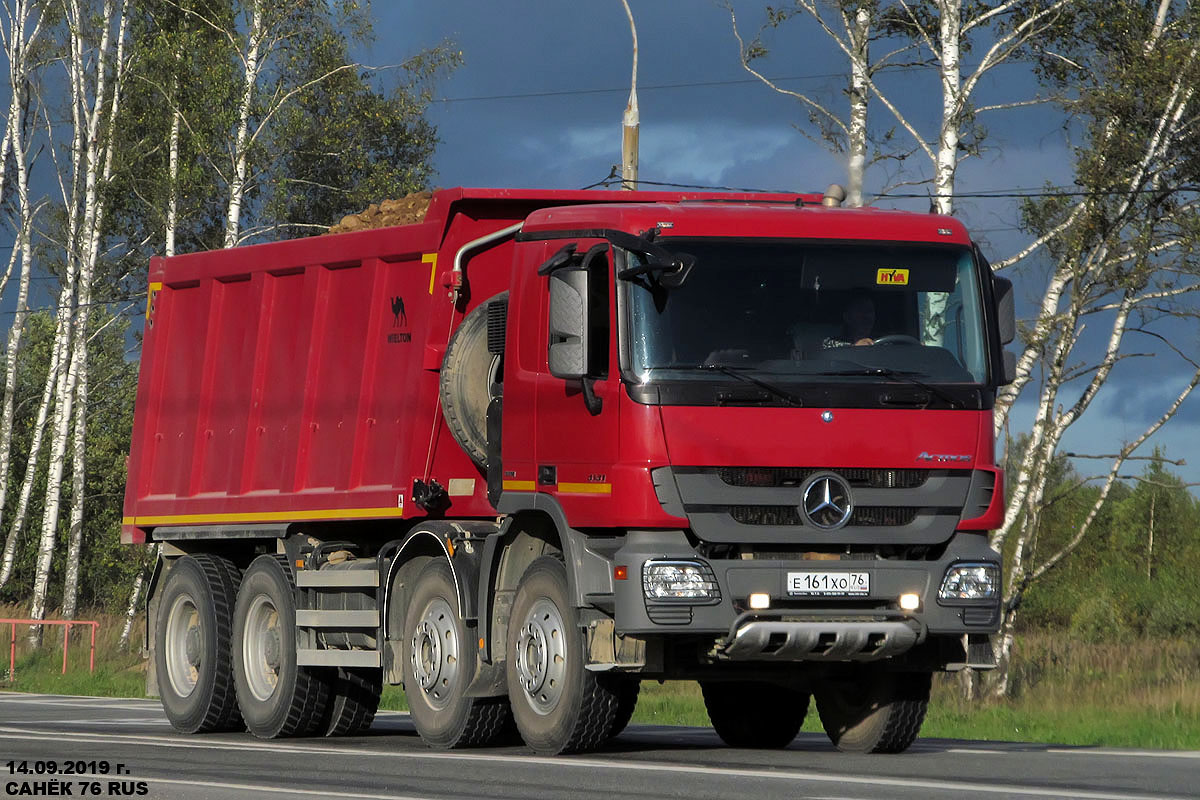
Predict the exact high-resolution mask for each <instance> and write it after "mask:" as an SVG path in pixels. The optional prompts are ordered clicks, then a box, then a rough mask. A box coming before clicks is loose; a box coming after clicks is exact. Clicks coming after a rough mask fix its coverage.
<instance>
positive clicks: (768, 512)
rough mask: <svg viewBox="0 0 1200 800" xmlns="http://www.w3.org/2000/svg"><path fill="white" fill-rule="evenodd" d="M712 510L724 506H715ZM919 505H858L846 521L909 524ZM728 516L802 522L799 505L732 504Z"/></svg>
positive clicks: (887, 525) (762, 522) (758, 522)
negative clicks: (859, 506) (915, 506)
mask: <svg viewBox="0 0 1200 800" xmlns="http://www.w3.org/2000/svg"><path fill="white" fill-rule="evenodd" d="M706 510H712V511H720V510H721V509H719V508H715V507H712V508H710V509H706ZM919 511H920V509H919V508H912V507H904V506H864V507H861V508H855V509H854V511H853V512H852V513H851V515H850V520H849V522H847V523H846V524H848V525H856V526H859V527H869V528H894V527H900V526H903V525H909V524H911V523H912V521H913V520H914V519H916V518H917V512H919ZM728 513H729V516H731V517H733V521H734V522H738V523H741V524H742V525H803V524H804V518H803V517H801V516H800V509H799V507H798V506H730V507H729V511H728Z"/></svg>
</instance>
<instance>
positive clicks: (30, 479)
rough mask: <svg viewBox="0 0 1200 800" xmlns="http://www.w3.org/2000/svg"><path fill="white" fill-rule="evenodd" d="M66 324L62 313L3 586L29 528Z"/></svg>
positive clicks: (0, 580)
mask: <svg viewBox="0 0 1200 800" xmlns="http://www.w3.org/2000/svg"><path fill="white" fill-rule="evenodd" d="M60 314H61V312H60ZM63 325H64V320H63V319H62V317H61V316H60V317H59V319H58V322H57V323H56V325H55V333H54V347H53V348H52V349H51V352H50V369H49V370H48V371H47V373H46V384H45V386H44V387H43V389H42V400H41V403H40V404H39V405H38V413H37V421H36V422H35V423H34V425H33V434H32V438H31V440H30V443H29V457H28V458H27V459H26V460H25V477H24V479H23V480H22V481H21V493H20V495H18V497H17V510H16V512H15V513H14V514H13V518H12V521H11V522H10V523H9V533H8V541H7V542H5V546H4V563H3V565H2V566H0V586H3V585H4V584H5V583H7V582H8V579H9V578H10V577H11V576H12V569H13V557H14V554H15V552H16V543H17V539H18V538H20V535H21V531H22V530H24V529H25V523H26V521H27V518H28V516H29V500H30V498H31V497H32V495H33V484H34V481H35V480H36V478H37V472H38V466H39V462H40V460H41V454H42V439H43V438H44V437H45V434H46V422H47V419H48V418H49V416H50V408H51V405H52V404H53V402H54V391H55V388H56V387H57V385H58V376H59V372H60V371H61V370H62V362H63V348H64V346H65V345H66V344H67V341H66V340H65V339H64V337H63V334H62V329H63Z"/></svg>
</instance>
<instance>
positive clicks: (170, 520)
mask: <svg viewBox="0 0 1200 800" xmlns="http://www.w3.org/2000/svg"><path fill="white" fill-rule="evenodd" d="M403 513H404V509H403V508H326V509H321V510H319V511H257V512H239V513H235V514H167V515H161V516H139V517H123V518H122V519H121V524H122V525H189V524H196V523H204V522H303V521H306V520H314V519H367V518H373V517H399V516H401V515H402V514H403Z"/></svg>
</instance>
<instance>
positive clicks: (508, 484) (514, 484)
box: [500, 481, 537, 492]
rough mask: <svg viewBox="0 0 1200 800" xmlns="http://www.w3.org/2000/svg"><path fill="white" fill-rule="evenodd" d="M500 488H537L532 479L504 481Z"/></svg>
mask: <svg viewBox="0 0 1200 800" xmlns="http://www.w3.org/2000/svg"><path fill="white" fill-rule="evenodd" d="M500 488H502V489H504V490H505V491H509V492H532V491H533V490H534V489H536V488H537V484H535V483H534V482H533V481H504V482H503V483H501V484H500Z"/></svg>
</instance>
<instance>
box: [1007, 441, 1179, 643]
mask: <svg viewBox="0 0 1200 800" xmlns="http://www.w3.org/2000/svg"><path fill="white" fill-rule="evenodd" d="M1020 448H1021V444H1020V443H1017V444H1015V445H1014V446H1013V447H1012V448H1011V449H1012V450H1013V451H1014V452H1019V450H1020ZM1166 457H1167V456H1166V453H1165V451H1163V450H1161V449H1157V448H1156V449H1155V450H1154V454H1153V456H1151V460H1150V461H1148V462H1147V463H1146V467H1145V468H1144V470H1143V471H1142V473H1141V474H1140V475H1138V476H1137V477H1136V478H1133V479H1130V481H1131V483H1132V485H1130V483H1118V484H1117V486H1116V487H1115V488H1114V489H1113V491H1112V492H1111V493H1110V494H1109V497H1108V500H1107V502H1106V504H1105V506H1104V509H1103V510H1102V513H1101V515H1100V516H1099V517H1098V518H1097V520H1096V522H1095V523H1094V524H1093V525H1094V527H1093V531H1092V533H1091V534H1089V535H1088V536H1087V537H1086V538H1085V539H1084V540H1083V541H1082V542H1081V543H1080V545H1079V547H1078V548H1077V549H1076V550H1075V551H1074V552H1073V553H1072V554H1071V555H1070V556H1068V557H1067V558H1066V559H1065V560H1064V561H1063V562H1062V563H1061V565H1060V566H1059V567H1058V568H1056V569H1054V570H1052V571H1050V572H1049V573H1047V574H1046V575H1045V576H1043V577H1042V579H1040V580H1039V581H1038V582H1036V583H1034V584H1032V585H1031V586H1030V587H1029V588H1028V590H1027V592H1026V593H1025V595H1024V598H1023V601H1022V605H1021V612H1020V615H1019V616H1018V621H1019V624H1020V626H1021V628H1022V629H1023V630H1025V631H1032V630H1040V629H1046V628H1062V629H1067V630H1069V631H1070V632H1071V634H1072V635H1073V636H1076V637H1078V638H1079V639H1080V640H1082V641H1087V642H1107V641H1125V640H1128V639H1129V638H1131V637H1136V636H1160V637H1177V636H1196V635H1197V634H1200V595H1197V593H1196V591H1195V588H1194V587H1195V583H1196V575H1197V574H1200V502H1198V501H1197V499H1196V498H1195V496H1193V495H1192V494H1191V492H1190V491H1189V490H1188V488H1187V487H1186V486H1185V485H1184V484H1183V481H1182V480H1181V479H1180V478H1179V476H1177V475H1175V474H1174V473H1172V472H1171V471H1170V470H1169V469H1168V467H1167V462H1166V460H1165V459H1166ZM1079 478H1080V476H1079V475H1078V474H1077V473H1076V472H1075V471H1074V470H1073V469H1072V468H1071V467H1070V465H1069V463H1068V462H1067V460H1066V459H1065V458H1061V457H1060V459H1059V460H1057V461H1056V462H1055V469H1054V475H1053V480H1052V481H1051V482H1050V484H1049V488H1048V489H1047V496H1048V497H1050V498H1054V497H1056V496H1058V497H1061V500H1059V501H1057V502H1055V503H1053V504H1051V505H1050V506H1049V507H1048V508H1047V510H1046V512H1045V513H1044V514H1043V515H1042V517H1041V519H1040V520H1039V531H1038V534H1037V542H1036V550H1035V552H1036V553H1037V554H1041V555H1043V556H1044V555H1048V554H1049V553H1052V552H1054V551H1055V549H1056V548H1057V547H1061V545H1062V544H1063V543H1064V542H1065V541H1066V540H1067V539H1068V538H1069V537H1070V535H1071V533H1072V532H1073V531H1074V530H1076V529H1077V526H1078V525H1079V524H1080V523H1081V522H1082V521H1083V517H1084V515H1085V514H1086V513H1087V510H1088V509H1089V508H1090V507H1091V505H1092V503H1093V501H1094V500H1095V497H1096V489H1094V488H1092V487H1086V486H1085V487H1082V488H1077V485H1078V483H1079ZM1152 533H1153V545H1152V544H1151V534H1152Z"/></svg>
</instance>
